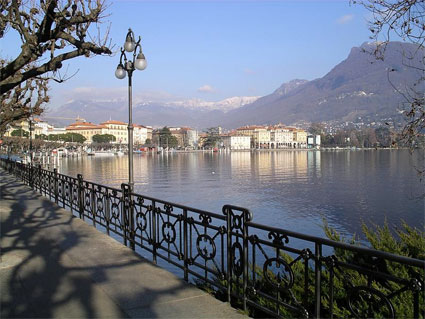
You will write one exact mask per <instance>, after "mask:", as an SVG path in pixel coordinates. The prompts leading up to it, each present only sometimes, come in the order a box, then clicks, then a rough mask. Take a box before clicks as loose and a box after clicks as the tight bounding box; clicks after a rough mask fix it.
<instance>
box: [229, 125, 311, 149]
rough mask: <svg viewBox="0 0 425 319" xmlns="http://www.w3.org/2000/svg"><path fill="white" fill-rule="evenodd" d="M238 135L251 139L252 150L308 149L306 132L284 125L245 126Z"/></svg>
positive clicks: (237, 132)
mask: <svg viewBox="0 0 425 319" xmlns="http://www.w3.org/2000/svg"><path fill="white" fill-rule="evenodd" d="M236 135H239V136H249V137H251V148H255V149H278V148H306V147H307V132H306V131H304V130H303V129H299V128H294V127H286V126H284V125H282V124H278V125H273V126H266V125H248V126H243V127H240V128H237V129H236Z"/></svg>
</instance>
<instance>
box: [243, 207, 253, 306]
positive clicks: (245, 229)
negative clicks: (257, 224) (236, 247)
mask: <svg viewBox="0 0 425 319" xmlns="http://www.w3.org/2000/svg"><path fill="white" fill-rule="evenodd" d="M242 214H243V218H242V220H243V257H242V258H243V310H244V311H247V304H246V303H247V299H248V296H247V290H248V225H247V223H248V222H249V221H250V220H251V219H252V216H250V213H249V211H248V210H245V211H242Z"/></svg>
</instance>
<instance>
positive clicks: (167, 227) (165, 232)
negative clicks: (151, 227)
mask: <svg viewBox="0 0 425 319" xmlns="http://www.w3.org/2000/svg"><path fill="white" fill-rule="evenodd" d="M162 236H163V238H164V240H165V241H166V242H167V243H168V244H172V243H174V241H175V240H176V228H175V227H174V225H173V224H171V223H170V222H165V223H163V224H162Z"/></svg>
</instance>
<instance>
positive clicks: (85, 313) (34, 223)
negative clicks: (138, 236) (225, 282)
mask: <svg viewBox="0 0 425 319" xmlns="http://www.w3.org/2000/svg"><path fill="white" fill-rule="evenodd" d="M0 211H1V259H0V295H1V305H0V306H1V310H0V317H1V318H9V317H30V318H33V317H44V318H51V317H68V318H70V317H72V318H87V317H91V318H93V317H102V318H104V317H110V318H124V317H126V318H127V317H132V318H246V317H245V316H243V315H242V314H240V313H238V312H237V311H236V310H235V309H233V308H231V307H230V306H229V305H228V304H227V303H223V302H221V301H219V300H217V299H215V298H214V297H212V296H210V295H209V294H207V293H205V292H204V291H201V290H199V289H197V288H195V287H194V286H192V285H189V284H187V283H186V282H184V281H182V280H180V279H179V278H177V277H176V276H174V275H173V274H171V273H169V272H167V271H166V270H163V269H161V268H159V267H157V266H155V265H153V264H152V263H151V262H149V261H147V260H145V259H143V258H142V257H140V256H138V255H136V254H135V253H134V252H133V251H132V250H130V249H129V248H127V247H125V246H123V245H122V244H121V243H118V242H117V241H115V240H114V239H112V238H110V237H108V236H106V235H104V234H102V233H100V232H99V231H97V230H95V229H94V228H93V227H91V226H89V225H87V224H86V223H85V222H84V221H82V220H80V219H78V218H74V217H72V215H71V213H69V212H67V211H65V210H63V209H62V208H59V207H58V206H57V205H56V204H54V203H52V202H50V201H49V200H47V199H45V198H44V197H42V196H41V195H39V194H37V193H35V192H33V191H32V190H31V189H30V188H29V187H27V186H25V185H23V184H21V183H20V182H19V181H18V180H17V179H16V178H15V177H13V176H11V175H9V174H8V173H6V172H4V171H3V170H1V169H0Z"/></svg>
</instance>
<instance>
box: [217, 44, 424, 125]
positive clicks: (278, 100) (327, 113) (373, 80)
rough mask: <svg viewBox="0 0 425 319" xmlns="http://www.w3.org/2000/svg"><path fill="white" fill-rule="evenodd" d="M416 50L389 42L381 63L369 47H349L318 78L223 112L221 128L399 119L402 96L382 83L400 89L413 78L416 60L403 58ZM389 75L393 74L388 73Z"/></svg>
mask: <svg viewBox="0 0 425 319" xmlns="http://www.w3.org/2000/svg"><path fill="white" fill-rule="evenodd" d="M414 50H417V47H416V46H414V45H410V44H406V43H401V42H392V43H390V44H389V45H388V46H387V48H386V52H385V59H384V61H381V60H376V59H375V57H374V56H372V55H371V54H370V52H371V51H372V47H371V44H369V43H364V44H363V45H362V46H361V47H354V48H352V49H351V52H350V54H349V56H348V57H347V59H345V60H344V61H342V62H341V63H339V64H338V65H336V66H335V67H334V68H333V69H332V70H331V71H330V72H329V73H327V74H326V75H325V76H324V77H322V78H319V79H315V80H313V81H308V82H307V81H304V82H302V83H300V84H299V85H297V86H296V88H295V89H293V90H292V91H290V92H289V93H288V94H283V95H279V92H278V91H275V92H273V93H272V94H270V95H268V96H264V97H262V98H260V99H258V100H257V101H256V102H254V103H252V104H249V105H246V106H244V107H243V108H240V109H237V110H234V111H231V112H229V113H228V116H229V117H227V119H226V120H225V121H224V122H223V126H229V127H236V126H240V125H246V124H266V123H269V124H273V123H278V122H283V123H286V124H291V123H294V122H297V121H309V122H318V121H334V120H339V121H351V120H354V119H356V118H357V117H358V116H363V117H364V116H369V115H370V116H372V115H376V114H378V115H379V116H393V117H396V116H398V115H399V108H400V106H401V102H402V99H403V97H402V95H401V94H400V93H399V92H397V91H396V90H395V89H394V87H393V86H392V85H391V83H390V82H389V81H388V77H390V79H391V82H392V84H393V85H394V86H395V87H396V88H398V89H400V90H403V89H405V88H406V87H409V86H411V85H413V83H414V82H415V80H416V79H417V78H418V74H417V72H416V71H415V69H414V68H410V67H408V66H406V65H405V64H406V63H407V62H408V63H411V64H412V65H414V66H415V65H416V66H417V65H418V63H420V62H419V58H417V59H415V60H408V59H407V58H406V57H403V55H406V54H407V55H408V54H409V52H412V51H414ZM392 70H394V71H392Z"/></svg>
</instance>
